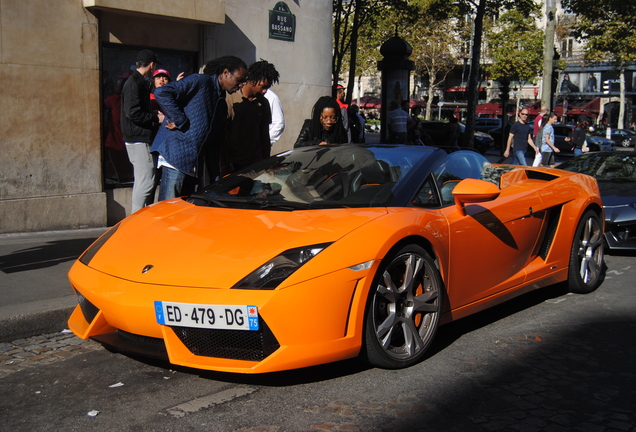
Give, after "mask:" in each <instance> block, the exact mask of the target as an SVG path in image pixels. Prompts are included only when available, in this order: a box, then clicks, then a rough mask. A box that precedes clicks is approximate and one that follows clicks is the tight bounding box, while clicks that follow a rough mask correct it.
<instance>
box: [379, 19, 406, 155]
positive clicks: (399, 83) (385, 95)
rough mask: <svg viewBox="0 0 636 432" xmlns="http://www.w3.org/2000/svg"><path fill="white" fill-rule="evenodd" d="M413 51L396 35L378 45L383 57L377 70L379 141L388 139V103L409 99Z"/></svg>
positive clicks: (384, 141)
mask: <svg viewBox="0 0 636 432" xmlns="http://www.w3.org/2000/svg"><path fill="white" fill-rule="evenodd" d="M412 52H413V48H412V47H411V45H410V44H409V43H408V42H407V41H405V40H404V39H402V38H401V37H399V36H398V35H397V30H396V32H395V36H393V37H392V38H391V39H389V40H387V41H386V42H384V43H383V44H382V46H381V47H380V54H382V56H383V58H382V60H380V61H379V62H378V70H379V71H380V72H382V81H381V82H382V93H381V98H380V102H381V104H382V105H381V107H380V124H381V134H380V141H381V142H383V143H386V142H388V141H389V130H388V127H387V113H388V109H389V104H390V103H391V101H393V100H395V101H397V102H398V104H400V103H402V101H405V100H406V101H410V95H411V92H410V89H409V85H410V79H409V78H410V73H411V71H412V70H413V69H415V63H414V62H413V61H411V60H409V59H408V58H409V56H410V55H411V53H412Z"/></svg>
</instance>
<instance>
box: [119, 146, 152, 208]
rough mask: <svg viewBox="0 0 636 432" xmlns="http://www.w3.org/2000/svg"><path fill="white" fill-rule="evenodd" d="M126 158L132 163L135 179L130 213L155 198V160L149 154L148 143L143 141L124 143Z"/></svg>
mask: <svg viewBox="0 0 636 432" xmlns="http://www.w3.org/2000/svg"><path fill="white" fill-rule="evenodd" d="M126 152H128V159H129V160H130V163H131V164H132V165H133V173H134V175H135V181H134V183H133V190H132V208H131V213H134V212H136V211H137V210H139V209H141V208H143V207H145V206H147V205H150V204H152V203H153V201H154V198H155V186H156V185H155V172H156V170H157V168H156V166H157V161H156V160H155V158H154V157H153V156H152V155H151V154H150V144H149V143H144V142H136V143H128V142H127V143H126Z"/></svg>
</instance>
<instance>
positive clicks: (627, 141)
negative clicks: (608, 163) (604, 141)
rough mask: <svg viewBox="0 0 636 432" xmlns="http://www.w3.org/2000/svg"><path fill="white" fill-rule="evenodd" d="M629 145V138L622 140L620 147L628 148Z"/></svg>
mask: <svg viewBox="0 0 636 432" xmlns="http://www.w3.org/2000/svg"><path fill="white" fill-rule="evenodd" d="M630 144H631V140H630V139H629V138H627V139H624V140H623V141H622V142H621V145H622V146H623V147H629V146H630Z"/></svg>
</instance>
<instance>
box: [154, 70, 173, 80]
mask: <svg viewBox="0 0 636 432" xmlns="http://www.w3.org/2000/svg"><path fill="white" fill-rule="evenodd" d="M157 75H166V76H167V77H168V78H170V72H168V71H167V70H165V69H157V70H156V71H155V73H153V74H152V76H153V77H156V76H157Z"/></svg>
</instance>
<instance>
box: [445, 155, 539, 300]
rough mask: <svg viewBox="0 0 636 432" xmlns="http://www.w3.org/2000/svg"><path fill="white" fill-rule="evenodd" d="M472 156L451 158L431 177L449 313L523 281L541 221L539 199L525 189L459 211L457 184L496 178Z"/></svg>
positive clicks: (514, 188) (511, 191)
mask: <svg viewBox="0 0 636 432" xmlns="http://www.w3.org/2000/svg"><path fill="white" fill-rule="evenodd" d="M477 156H478V155H475V153H474V152H467V151H464V152H462V151H460V152H455V153H451V154H450V155H449V156H448V157H447V158H445V159H444V160H443V161H442V162H441V163H440V164H439V165H438V167H437V168H436V169H435V170H434V175H433V176H434V178H435V180H436V182H437V184H438V187H439V190H440V195H441V201H442V213H443V214H444V216H445V217H446V219H447V221H448V225H449V239H450V242H449V251H448V254H449V256H448V269H447V270H448V274H447V276H446V282H447V289H448V296H449V302H450V304H451V307H452V308H457V307H461V306H464V305H467V304H470V303H473V302H475V301H477V300H480V299H482V298H484V297H488V296H491V295H494V294H497V293H499V292H501V291H504V290H506V289H509V288H512V287H514V286H516V285H518V284H520V283H522V282H524V281H525V278H526V272H525V268H526V266H527V265H528V263H529V262H530V261H531V259H532V258H533V254H535V251H536V250H537V244H538V240H539V238H540V234H541V232H542V227H543V225H544V221H545V211H543V208H542V207H543V204H542V200H541V198H540V197H539V195H538V194H537V193H536V191H535V190H534V189H532V188H526V187H513V186H511V187H509V188H505V189H504V190H502V192H501V195H500V196H499V197H498V198H496V199H494V200H492V201H487V202H480V203H478V204H468V205H466V206H465V207H464V208H463V209H461V208H460V207H458V206H457V205H456V204H455V202H454V199H453V196H452V190H453V189H454V187H455V186H456V185H457V184H458V183H459V181H461V180H463V179H465V178H478V179H479V178H489V176H490V178H491V180H493V182H495V181H496V174H495V178H493V177H492V175H491V174H492V173H493V172H495V173H496V170H493V167H492V166H491V165H490V164H488V163H487V162H486V164H484V163H483V161H484V159H482V158H478V157H477ZM516 170H520V169H519V168H517V169H516ZM522 177H523V176H520V178H522Z"/></svg>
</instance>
